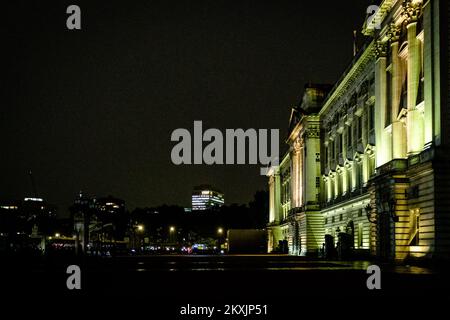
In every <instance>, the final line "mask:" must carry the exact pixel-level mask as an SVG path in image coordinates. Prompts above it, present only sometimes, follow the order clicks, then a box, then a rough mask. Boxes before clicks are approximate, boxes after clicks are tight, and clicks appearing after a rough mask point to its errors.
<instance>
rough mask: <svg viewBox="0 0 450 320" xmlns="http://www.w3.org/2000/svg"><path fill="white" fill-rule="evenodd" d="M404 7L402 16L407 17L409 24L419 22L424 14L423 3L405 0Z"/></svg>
mask: <svg viewBox="0 0 450 320" xmlns="http://www.w3.org/2000/svg"><path fill="white" fill-rule="evenodd" d="M402 6H403V12H402V15H403V16H404V17H405V19H406V22H407V24H410V23H413V22H417V20H418V18H419V16H420V14H421V12H422V2H421V1H415V0H403V3H402Z"/></svg>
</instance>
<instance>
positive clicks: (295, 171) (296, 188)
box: [291, 138, 302, 208]
mask: <svg viewBox="0 0 450 320" xmlns="http://www.w3.org/2000/svg"><path fill="white" fill-rule="evenodd" d="M301 151H302V148H301V141H300V138H297V139H296V140H295V141H294V143H293V145H292V160H291V161H292V171H291V198H292V199H291V202H292V208H297V207H300V179H301V176H300V168H301V167H300V156H301V155H300V153H301Z"/></svg>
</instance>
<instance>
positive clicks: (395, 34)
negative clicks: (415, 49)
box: [387, 23, 401, 43]
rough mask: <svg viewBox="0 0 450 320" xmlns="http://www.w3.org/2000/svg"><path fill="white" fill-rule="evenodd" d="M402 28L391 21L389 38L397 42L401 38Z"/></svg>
mask: <svg viewBox="0 0 450 320" xmlns="http://www.w3.org/2000/svg"><path fill="white" fill-rule="evenodd" d="M400 34H401V29H400V27H399V26H397V25H396V24H395V23H391V25H390V26H389V30H388V32H387V36H388V38H389V41H390V42H391V43H392V42H396V41H398V40H399V39H400Z"/></svg>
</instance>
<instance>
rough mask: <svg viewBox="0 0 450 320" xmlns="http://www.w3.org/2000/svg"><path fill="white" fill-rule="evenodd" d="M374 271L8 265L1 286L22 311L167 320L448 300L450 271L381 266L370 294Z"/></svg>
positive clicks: (215, 259) (168, 264) (260, 259)
mask: <svg viewBox="0 0 450 320" xmlns="http://www.w3.org/2000/svg"><path fill="white" fill-rule="evenodd" d="M71 264H76V265H79V266H80V268H81V279H82V288H81V290H68V289H67V286H66V280H67V277H68V276H69V275H68V274H66V269H67V267H68V266H69V265H71ZM371 264H375V263H374V262H368V261H358V262H343V261H318V260H312V259H307V258H302V257H290V256H277V255H228V256H227V255H225V256H181V255H168V256H135V257H117V258H91V259H84V260H77V259H75V258H73V259H72V258H64V259H62V258H53V259H40V258H39V259H36V258H35V259H30V258H27V259H19V258H14V259H13V258H2V261H1V265H2V270H1V276H0V281H1V289H2V291H3V293H7V297H8V299H11V300H16V301H21V302H24V303H25V302H26V301H30V300H36V299H38V300H39V299H44V300H47V302H44V305H45V303H48V302H49V301H50V302H51V301H53V300H54V299H66V300H67V299H69V301H71V300H70V299H75V300H77V299H78V300H80V301H84V302H86V305H88V304H89V305H91V306H92V304H94V305H95V304H96V303H97V302H99V301H101V300H100V299H109V301H110V304H109V306H108V307H107V308H111V306H114V307H116V308H117V307H119V306H123V307H125V305H126V304H127V303H129V302H130V303H132V304H133V306H134V308H141V307H144V308H147V309H148V308H153V309H152V310H158V308H159V309H161V308H163V309H164V310H165V312H167V313H166V315H167V317H164V318H167V319H170V318H171V316H180V315H179V312H180V310H181V309H180V308H181V307H182V306H185V305H187V304H190V306H192V305H199V306H210V305H211V306H212V305H216V306H217V305H223V304H268V305H269V306H270V308H271V310H272V311H271V312H272V315H274V314H275V313H276V314H280V312H281V313H282V312H287V310H292V308H294V307H296V308H298V307H300V306H302V307H304V306H305V304H308V303H310V302H311V303H312V302H314V303H316V304H320V305H322V306H323V307H324V308H326V306H330V305H332V304H338V305H341V306H342V307H343V308H344V309H345V308H346V306H349V305H351V303H354V301H361V303H363V304H367V305H368V306H370V307H371V308H375V309H376V308H377V307H376V306H380V305H383V304H384V303H385V302H392V301H398V300H399V299H400V300H402V301H406V303H409V304H411V303H412V305H414V303H415V302H414V301H423V299H428V300H434V299H443V298H448V297H449V289H448V286H449V284H450V281H449V280H450V278H449V276H448V270H449V269H448V267H447V266H443V265H441V266H428V267H424V266H421V267H419V266H412V265H411V266H408V265H394V264H385V263H384V264H383V263H377V265H379V266H380V268H381V290H369V289H368V288H367V285H366V281H367V278H368V277H369V275H368V274H367V272H366V269H367V267H368V266H369V265H371ZM78 300H77V301H78ZM114 301H120V303H119V304H118V305H117V304H116V305H115V303H116V302H114ZM84 302H83V303H84ZM103 307H104V306H103ZM236 310H237V309H235V311H236ZM160 311H162V310H158V312H160ZM222 316H223V315H222ZM212 318H215V317H212ZM224 318H227V317H224ZM189 319H190V318H189Z"/></svg>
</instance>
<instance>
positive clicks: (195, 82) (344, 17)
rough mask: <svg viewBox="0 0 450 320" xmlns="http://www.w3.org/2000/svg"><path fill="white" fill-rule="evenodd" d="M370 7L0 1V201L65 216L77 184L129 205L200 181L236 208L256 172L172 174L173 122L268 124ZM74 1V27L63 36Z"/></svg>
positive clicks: (339, 67)
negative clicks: (29, 199)
mask: <svg viewBox="0 0 450 320" xmlns="http://www.w3.org/2000/svg"><path fill="white" fill-rule="evenodd" d="M370 2H371V1H370V0H367V1H365V0H363V1H361V0H353V1H348V0H346V1H334V0H333V1H300V0H296V1H279V0H277V1H214V0H211V1H199V0H195V1H167V0H166V1H150V0H147V1H43V0H42V1H14V3H8V4H2V6H3V8H4V9H3V10H2V11H3V15H2V22H3V26H4V27H3V28H2V29H3V30H6V33H5V38H4V39H3V44H2V48H3V49H2V50H3V52H4V53H6V57H4V62H5V69H4V71H3V75H4V79H5V81H4V86H5V85H6V86H5V87H6V99H2V100H3V101H4V102H5V103H2V108H1V113H0V146H1V149H0V150H1V151H0V164H1V178H0V200H9V199H21V198H23V197H24V196H28V195H30V194H31V190H32V188H31V183H30V181H29V178H28V170H29V169H33V172H34V176H35V179H36V185H37V189H38V194H39V196H41V197H44V198H45V199H46V200H48V201H49V202H51V203H55V204H56V205H58V206H59V211H60V213H62V214H64V212H65V211H67V207H68V206H69V205H70V204H71V203H72V202H73V199H74V197H75V196H76V194H77V193H78V191H79V190H83V191H85V192H86V193H87V194H91V195H99V196H102V195H110V194H111V195H115V196H117V197H120V198H122V199H124V200H126V201H127V206H128V208H130V209H133V208H134V207H136V206H153V205H160V204H163V203H167V204H180V205H186V206H187V205H189V204H190V192H191V190H192V187H193V186H194V185H197V184H202V183H209V184H212V185H214V186H216V187H217V188H219V189H222V190H223V191H224V192H225V199H226V202H228V203H232V202H237V203H247V202H248V201H249V200H251V198H252V195H253V193H254V192H255V191H256V190H259V189H264V188H266V184H267V180H266V178H264V177H262V176H260V175H259V167H260V166H244V165H240V166H238V165H236V166H206V165H196V166H194V165H192V166H175V165H173V164H172V163H171V160H170V151H171V148H172V146H173V145H174V143H172V142H171V141H170V134H171V132H172V131H173V130H174V129H176V128H188V129H189V130H190V131H192V126H193V121H194V120H202V121H203V124H204V126H206V127H215V128H219V129H225V128H245V129H246V128H279V129H280V130H281V131H280V134H281V136H282V137H284V136H285V135H286V128H287V125H288V120H289V114H290V107H291V106H292V105H294V104H296V103H297V102H298V101H299V99H300V97H301V94H302V91H303V90H302V89H303V86H304V84H305V83H307V82H309V81H311V82H321V83H334V82H335V81H336V80H337V79H338V78H339V76H340V74H341V73H342V72H343V71H344V70H345V68H346V67H347V65H348V64H349V62H350V61H351V58H352V30H353V29H358V30H360V29H361V26H362V24H363V20H364V17H365V10H366V8H367V6H368V5H369V3H370ZM70 4H78V5H79V6H80V7H81V10H82V30H81V31H69V30H67V29H66V18H67V16H68V15H67V14H66V8H67V6H68V5H70Z"/></svg>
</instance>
